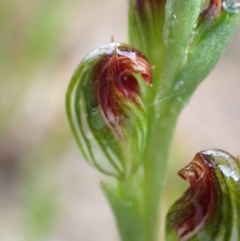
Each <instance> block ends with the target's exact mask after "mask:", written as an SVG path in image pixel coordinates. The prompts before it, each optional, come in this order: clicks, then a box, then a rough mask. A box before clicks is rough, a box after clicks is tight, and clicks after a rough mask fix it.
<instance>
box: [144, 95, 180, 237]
mask: <svg viewBox="0 0 240 241" xmlns="http://www.w3.org/2000/svg"><path fill="white" fill-rule="evenodd" d="M171 107H172V108H171ZM182 107H183V105H182V104H181V103H179V104H178V103H176V100H175V99H172V100H168V101H165V102H164V101H163V102H162V103H161V105H160V108H159V112H158V116H159V117H155V118H154V119H152V122H151V124H150V128H151V129H150V133H149V138H148V142H147V143H149V145H148V146H147V148H146V149H147V152H146V154H145V227H146V238H145V239H146V241H157V240H158V230H159V226H160V224H159V217H160V196H161V192H162V189H163V184H164V182H163V180H164V178H165V173H166V167H167V161H168V155H169V149H170V146H171V141H172V137H173V134H174V129H175V126H176V123H177V119H178V116H179V114H180V112H181V110H182ZM155 113H156V112H155ZM156 130H158V131H156ZM156 150H158V151H157V152H156ZM161 236H163V235H161Z"/></svg>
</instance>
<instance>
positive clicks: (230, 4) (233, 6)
mask: <svg viewBox="0 0 240 241" xmlns="http://www.w3.org/2000/svg"><path fill="white" fill-rule="evenodd" d="M222 6H223V8H224V10H225V11H226V12H229V13H240V3H239V2H235V1H233V0H225V1H223V3H222Z"/></svg>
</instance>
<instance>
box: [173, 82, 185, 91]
mask: <svg viewBox="0 0 240 241" xmlns="http://www.w3.org/2000/svg"><path fill="white" fill-rule="evenodd" d="M183 84H184V81H183V80H180V81H178V82H177V83H176V85H175V87H174V90H179V89H180V88H181V86H182V85H183Z"/></svg>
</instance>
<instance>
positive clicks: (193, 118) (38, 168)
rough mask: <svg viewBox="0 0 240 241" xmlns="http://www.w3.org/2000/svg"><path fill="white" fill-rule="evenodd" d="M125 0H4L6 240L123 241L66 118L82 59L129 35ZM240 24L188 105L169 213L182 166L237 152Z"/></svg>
mask: <svg viewBox="0 0 240 241" xmlns="http://www.w3.org/2000/svg"><path fill="white" fill-rule="evenodd" d="M126 33H127V1H119V0H101V1H99V0H89V1H83V0H78V1H77V0H71V1H67V0H32V1H30V0H25V1H24V2H23V1H18V0H12V1H8V0H1V1H0V77H1V79H0V240H1V241H30V240H31V241H38V240H41V241H82V240H84V241H96V240H98V241H115V240H116V241H117V240H119V239H118V234H117V230H116V228H115V224H114V218H113V216H112V213H111V211H110V208H109V207H108V204H107V202H106V199H105V197H104V196H103V193H102V192H101V190H100V187H99V183H100V180H102V179H106V178H105V177H102V176H100V175H99V174H98V173H97V171H95V170H94V169H93V168H91V167H89V166H88V165H87V164H86V162H85V161H83V160H82V157H81V154H80V152H79V150H78V149H77V146H76V143H75V141H74V139H73V136H72V134H71V132H70V129H69V126H68V123H67V119H66V114H65V105H64V103H65V91H66V88H67V85H68V82H69V80H70V78H71V75H72V73H73V71H74V69H75V68H76V66H77V65H78V63H79V62H80V60H81V59H82V58H83V57H84V56H85V55H86V54H87V53H88V52H89V51H91V50H92V49H94V48H95V47H97V46H98V45H101V44H103V43H107V42H109V41H110V38H111V36H114V39H115V40H116V41H120V42H126V41H127V34H126ZM239 43H240V29H238V31H237V32H236V35H235V37H234V38H233V40H232V42H231V44H230V46H229V48H228V50H227V52H226V53H225V55H224V56H223V58H222V59H221V61H220V62H219V64H218V65H217V67H216V68H215V69H214V71H213V72H212V73H211V74H210V76H209V77H208V78H207V79H206V80H205V81H204V83H203V84H201V86H200V87H199V88H198V90H197V92H196V93H195V95H194V96H193V98H192V100H191V102H190V103H189V105H188V106H187V107H186V108H185V110H184V111H183V113H182V115H181V117H180V120H179V123H178V127H177V131H176V135H175V138H174V143H173V147H172V153H171V161H170V163H169V170H168V177H167V180H166V182H165V189H167V190H168V192H166V191H165V194H164V203H163V210H164V211H166V210H167V207H168V206H169V205H170V204H171V203H172V202H173V201H174V200H176V198H177V197H179V195H180V194H181V193H182V191H183V190H184V188H186V184H185V183H184V182H183V181H180V182H179V180H180V179H179V178H178V177H177V175H176V172H177V170H179V169H180V168H182V167H183V166H184V165H185V164H187V163H188V162H190V160H191V159H192V157H193V156H194V154H195V153H196V152H198V151H200V150H202V149H207V148H213V147H217V148H221V149H224V150H227V151H229V152H230V153H232V154H233V155H240V124H239V123H240V94H239V87H240V71H239V68H240V44H239Z"/></svg>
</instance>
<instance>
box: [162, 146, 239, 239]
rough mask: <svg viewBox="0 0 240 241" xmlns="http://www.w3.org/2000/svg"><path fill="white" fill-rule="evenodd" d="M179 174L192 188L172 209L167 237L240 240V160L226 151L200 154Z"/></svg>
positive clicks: (168, 216) (169, 215) (169, 214)
mask: <svg viewBox="0 0 240 241" xmlns="http://www.w3.org/2000/svg"><path fill="white" fill-rule="evenodd" d="M179 175H180V176H181V177H182V178H183V179H185V180H187V181H188V182H189V183H190V188H189V189H188V190H187V191H186V192H185V193H184V195H183V196H182V197H181V198H180V199H179V200H178V201H177V202H176V203H175V204H173V206H172V207H171V208H170V211H169V212H168V215H167V230H166V235H167V240H169V241H175V240H176V241H177V240H180V241H191V240H192V241H193V240H199V241H206V240H208V241H213V240H224V241H231V240H240V227H239V222H240V184H239V182H240V163H239V160H238V159H236V158H234V157H233V156H232V155H230V154H229V153H227V152H225V151H222V150H217V149H213V150H207V151H202V152H199V153H197V154H196V156H195V157H194V159H193V161H192V162H191V163H190V164H189V165H188V166H186V167H185V168H183V169H182V170H181V171H180V172H179Z"/></svg>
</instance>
